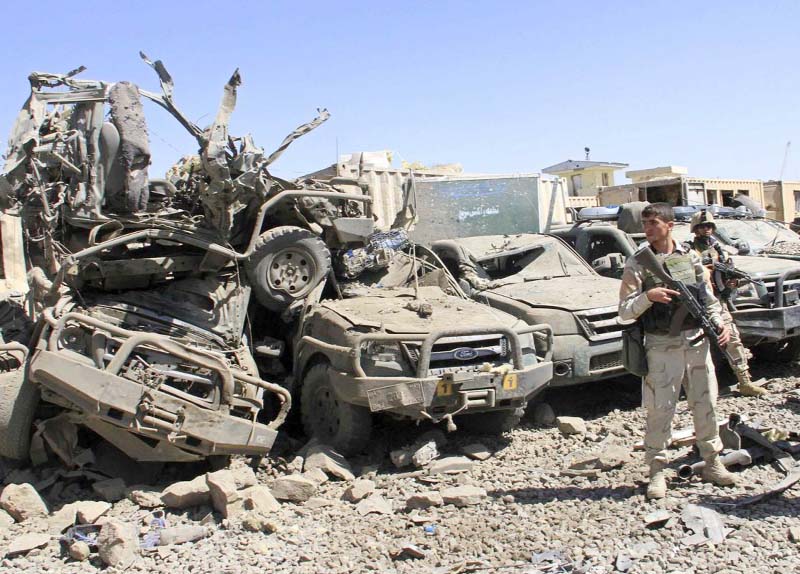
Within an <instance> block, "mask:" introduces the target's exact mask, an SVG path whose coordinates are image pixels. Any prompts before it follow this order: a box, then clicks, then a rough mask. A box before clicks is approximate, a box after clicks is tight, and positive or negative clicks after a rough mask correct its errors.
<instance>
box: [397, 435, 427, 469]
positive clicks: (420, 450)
mask: <svg viewBox="0 0 800 574" xmlns="http://www.w3.org/2000/svg"><path fill="white" fill-rule="evenodd" d="M424 437H425V435H423V436H422V437H420V440H418V441H417V442H415V443H414V444H412V445H410V446H406V447H403V448H398V449H396V450H393V451H392V452H390V453H389V458H391V459H392V463H393V464H394V465H395V466H396V467H397V468H403V467H406V466H411V465H414V466H415V467H417V468H422V467H423V466H426V465H427V464H429V463H430V462H431V461H432V460H435V459H437V458H438V457H439V447H438V443H437V441H436V439H435V438H425V439H424V440H422V439H423V438H424Z"/></svg>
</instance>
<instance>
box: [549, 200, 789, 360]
mask: <svg viewBox="0 0 800 574" xmlns="http://www.w3.org/2000/svg"><path fill="white" fill-rule="evenodd" d="M639 207H641V206H639ZM626 209H627V208H626V206H622V208H621V209H620V210H617V209H616V208H614V209H608V208H601V209H599V210H596V211H590V212H589V213H592V214H596V213H597V212H598V211H599V212H601V213H602V215H600V216H599V217H598V218H597V219H593V218H592V217H593V216H592V215H585V214H584V212H583V211H582V212H581V220H579V221H578V222H577V223H575V224H573V225H569V226H560V227H556V228H553V229H552V230H551V232H552V233H553V234H554V235H557V236H558V237H561V238H562V239H564V240H565V241H567V242H568V243H570V244H571V245H572V246H573V247H575V250H576V251H577V252H578V253H579V254H580V255H581V257H583V258H584V259H585V260H586V261H587V262H588V263H590V264H591V265H592V267H593V268H594V269H595V270H597V271H598V272H599V273H600V274H602V275H606V276H608V277H619V276H621V273H622V269H623V268H624V265H625V260H626V259H627V258H628V257H629V256H630V255H632V254H633V253H634V252H635V251H636V247H637V245H639V244H640V243H641V242H642V241H644V240H645V238H644V233H643V232H642V231H641V230H640V229H639V228H638V227H637V226H636V225H634V224H633V223H632V222H631V220H632V219H635V218H631V217H630V216H629V214H628V215H626V216H624V219H625V224H624V225H621V226H618V225H617V218H618V215H621V214H622V213H623V212H624V211H625V210H626ZM681 210H686V211H688V210H690V208H676V211H677V214H678V215H680V214H681V213H682V212H681ZM617 212H619V213H617ZM720 221H721V220H720V219H716V222H717V226H718V227H719V226H720ZM620 227H623V229H621V228H620ZM673 230H674V231H673V232H674V234H675V240H676V241H686V240H688V239H689V238H690V235H689V233H690V231H689V225H688V223H687V224H684V223H682V222H680V221H678V222H676V224H675V226H674V228H673ZM729 249H730V246H729ZM730 250H731V252H732V255H733V262H734V265H735V266H736V268H738V269H740V270H742V271H744V272H746V273H748V274H749V275H751V276H752V277H753V278H754V279H756V280H757V281H756V282H748V281H741V282H740V284H739V286H738V287H737V289H736V290H735V291H734V292H733V294H732V297H731V300H730V302H731V315H732V316H733V319H734V322H735V323H736V326H737V327H738V329H739V332H740V334H741V336H742V341H743V342H744V344H745V345H746V346H748V347H749V348H750V349H751V351H752V352H753V354H755V355H756V356H757V357H759V358H764V359H769V360H778V361H789V360H794V359H797V358H798V357H800V296H799V295H800V266H799V265H798V264H797V263H796V262H794V261H788V260H786V259H784V258H773V257H763V256H762V257H755V256H747V255H736V252H735V250H734V249H730Z"/></svg>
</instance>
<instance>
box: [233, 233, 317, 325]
mask: <svg viewBox="0 0 800 574" xmlns="http://www.w3.org/2000/svg"><path fill="white" fill-rule="evenodd" d="M330 268H331V254H330V251H328V248H327V247H326V246H325V243H324V242H323V241H322V240H321V239H320V238H319V237H317V236H316V235H314V234H313V233H311V232H310V231H308V230H307V229H303V228H301V227H293V226H283V227H275V228H273V229H270V230H268V231H265V232H264V233H262V234H261V236H260V237H259V238H258V239H257V240H256V245H255V249H254V250H253V253H252V254H251V255H250V257H248V258H247V260H246V261H245V273H247V278H248V279H249V280H250V285H251V286H252V288H253V293H254V294H255V296H256V299H258V301H259V303H261V304H262V305H264V306H265V307H267V308H268V309H271V310H273V311H283V310H284V309H286V307H288V306H289V305H290V304H291V303H293V302H294V301H296V300H298V299H302V298H303V297H305V296H306V295H307V294H308V293H309V292H310V291H311V290H312V289H313V288H314V287H316V286H317V285H319V283H320V281H322V280H323V279H325V277H326V276H327V275H328V272H329V271H330Z"/></svg>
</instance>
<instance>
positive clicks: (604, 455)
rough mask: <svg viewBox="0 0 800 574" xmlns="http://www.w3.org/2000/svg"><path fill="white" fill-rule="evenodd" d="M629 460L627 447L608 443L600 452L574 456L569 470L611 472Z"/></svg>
mask: <svg viewBox="0 0 800 574" xmlns="http://www.w3.org/2000/svg"><path fill="white" fill-rule="evenodd" d="M630 459H631V456H630V451H629V450H628V448H627V447H624V446H622V445H619V444H615V443H608V444H605V445H603V446H602V448H601V449H600V450H595V451H593V452H589V453H586V454H582V455H581V454H578V455H575V456H574V458H573V460H572V462H571V464H570V465H569V468H570V469H571V470H590V469H596V470H604V471H605V470H612V469H614V468H617V467H620V466H622V465H623V464H625V463H627V462H630Z"/></svg>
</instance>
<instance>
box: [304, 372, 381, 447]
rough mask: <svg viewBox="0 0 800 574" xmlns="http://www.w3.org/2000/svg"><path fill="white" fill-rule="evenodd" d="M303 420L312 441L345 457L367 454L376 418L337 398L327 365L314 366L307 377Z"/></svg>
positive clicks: (362, 409)
mask: <svg viewBox="0 0 800 574" xmlns="http://www.w3.org/2000/svg"><path fill="white" fill-rule="evenodd" d="M300 418H301V419H302V421H303V430H305V432H306V435H307V436H308V437H309V438H311V437H317V438H318V439H319V440H320V442H322V443H324V444H328V445H330V446H332V447H333V448H334V449H336V451H337V452H339V454H341V455H343V456H351V455H354V454H357V453H359V452H361V451H362V450H364V447H366V446H367V443H368V442H369V437H370V434H371V433H372V414H371V413H370V412H369V411H368V410H367V409H366V408H364V407H360V406H357V405H351V404H349V403H346V402H344V401H341V400H339V399H338V398H337V397H336V395H335V394H334V392H333V388H332V387H331V383H330V377H329V376H328V365H327V364H324V363H320V364H317V365H314V366H313V367H311V368H310V369H309V370H308V372H306V374H305V376H304V377H303V383H302V387H301V389H300Z"/></svg>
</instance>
